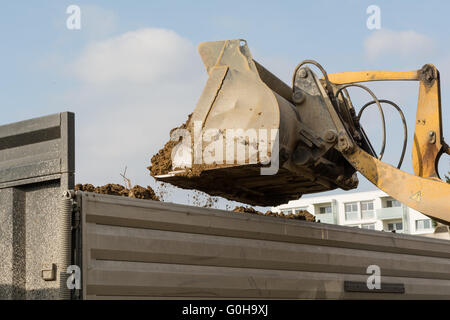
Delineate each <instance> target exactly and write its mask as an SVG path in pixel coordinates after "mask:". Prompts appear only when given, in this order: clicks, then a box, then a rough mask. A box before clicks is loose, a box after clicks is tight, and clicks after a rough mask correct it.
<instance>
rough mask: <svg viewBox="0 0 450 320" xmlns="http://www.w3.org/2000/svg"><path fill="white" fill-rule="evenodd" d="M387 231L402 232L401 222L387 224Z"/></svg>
mask: <svg viewBox="0 0 450 320" xmlns="http://www.w3.org/2000/svg"><path fill="white" fill-rule="evenodd" d="M387 226H388V230H389V231H394V230H395V231H401V230H403V222H391V223H388V224H387Z"/></svg>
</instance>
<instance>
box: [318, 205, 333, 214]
mask: <svg viewBox="0 0 450 320" xmlns="http://www.w3.org/2000/svg"><path fill="white" fill-rule="evenodd" d="M319 213H321V214H324V213H331V206H322V207H319Z"/></svg>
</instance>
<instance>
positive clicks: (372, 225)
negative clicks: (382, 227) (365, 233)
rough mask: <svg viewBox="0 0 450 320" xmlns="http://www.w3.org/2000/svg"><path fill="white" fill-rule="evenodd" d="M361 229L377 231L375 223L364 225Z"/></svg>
mask: <svg viewBox="0 0 450 320" xmlns="http://www.w3.org/2000/svg"><path fill="white" fill-rule="evenodd" d="M361 228H363V229H369V230H375V223H366V224H362V225H361Z"/></svg>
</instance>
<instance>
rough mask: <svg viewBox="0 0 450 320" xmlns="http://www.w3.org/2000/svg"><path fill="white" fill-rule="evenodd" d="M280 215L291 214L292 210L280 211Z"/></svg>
mask: <svg viewBox="0 0 450 320" xmlns="http://www.w3.org/2000/svg"><path fill="white" fill-rule="evenodd" d="M281 213H283V214H291V213H292V209H281Z"/></svg>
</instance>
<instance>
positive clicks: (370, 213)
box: [361, 201, 375, 219]
mask: <svg viewBox="0 0 450 320" xmlns="http://www.w3.org/2000/svg"><path fill="white" fill-rule="evenodd" d="M374 217H375V212H374V210H373V201H364V202H361V218H362V219H373V218H374Z"/></svg>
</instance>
